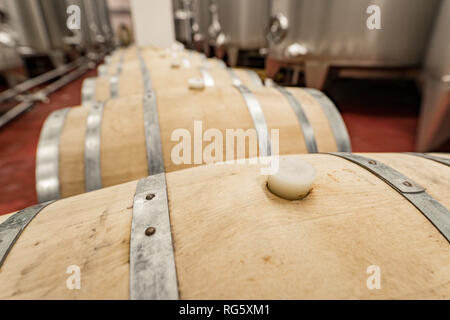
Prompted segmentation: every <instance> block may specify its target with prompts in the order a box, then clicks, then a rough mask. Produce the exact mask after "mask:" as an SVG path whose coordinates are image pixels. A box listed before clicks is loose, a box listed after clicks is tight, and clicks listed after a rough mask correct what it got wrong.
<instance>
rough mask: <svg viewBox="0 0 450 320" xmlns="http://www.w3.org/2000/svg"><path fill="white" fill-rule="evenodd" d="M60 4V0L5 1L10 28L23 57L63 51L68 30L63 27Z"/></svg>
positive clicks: (68, 35) (69, 32) (63, 11)
mask: <svg viewBox="0 0 450 320" xmlns="http://www.w3.org/2000/svg"><path fill="white" fill-rule="evenodd" d="M63 3H64V2H61V1H60V0H35V1H29V0H5V8H6V11H7V13H8V14H9V16H10V19H11V25H12V27H13V28H14V30H15V31H16V33H17V35H18V40H17V42H18V48H19V50H20V52H21V53H23V54H40V53H48V52H51V51H54V50H62V49H64V47H65V45H66V43H65V39H66V37H70V36H71V34H72V33H71V31H70V30H69V29H68V28H67V27H66V21H65V17H66V12H65V6H64V5H63Z"/></svg>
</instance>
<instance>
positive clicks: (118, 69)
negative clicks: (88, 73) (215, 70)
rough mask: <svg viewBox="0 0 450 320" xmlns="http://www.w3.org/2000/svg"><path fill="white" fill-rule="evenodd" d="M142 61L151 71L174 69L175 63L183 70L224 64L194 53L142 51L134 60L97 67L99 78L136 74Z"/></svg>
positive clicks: (113, 62)
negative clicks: (163, 68)
mask: <svg viewBox="0 0 450 320" xmlns="http://www.w3.org/2000/svg"><path fill="white" fill-rule="evenodd" d="M142 61H144V62H145V65H146V67H147V69H148V70H150V71H152V70H154V69H158V68H161V67H166V66H167V67H174V66H175V64H176V63H178V64H179V65H180V66H182V67H184V68H190V67H192V68H197V67H201V66H206V65H209V67H216V66H220V67H223V66H224V65H225V64H224V62H223V61H222V60H218V59H215V58H212V59H208V58H206V56H205V55H203V54H201V53H198V52H195V51H175V52H174V51H168V50H164V49H160V50H152V51H149V50H142V51H141V53H140V54H139V55H138V56H137V57H136V58H135V59H128V60H122V59H119V60H117V59H116V60H115V61H111V62H109V63H105V64H101V65H99V66H98V68H97V70H98V75H99V76H114V75H119V74H127V73H138V72H140V69H141V62H142Z"/></svg>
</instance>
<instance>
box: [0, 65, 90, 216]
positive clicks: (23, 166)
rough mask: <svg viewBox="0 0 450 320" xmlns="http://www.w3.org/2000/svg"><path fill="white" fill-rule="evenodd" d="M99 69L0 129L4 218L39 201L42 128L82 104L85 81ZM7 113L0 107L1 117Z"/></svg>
mask: <svg viewBox="0 0 450 320" xmlns="http://www.w3.org/2000/svg"><path fill="white" fill-rule="evenodd" d="M96 75H97V72H96V70H91V71H89V72H87V73H86V74H85V75H84V76H83V77H81V78H79V79H77V80H76V81H74V82H72V83H71V84H69V85H68V86H66V87H64V88H62V89H61V90H59V91H57V92H55V93H54V94H52V95H51V96H50V102H49V103H48V104H44V103H37V104H35V106H34V107H33V108H32V109H30V110H28V111H27V112H25V113H24V114H22V115H21V116H19V117H18V118H16V119H15V120H13V121H12V122H10V123H9V124H7V125H6V126H5V127H3V128H2V129H0V215H1V214H4V213H8V212H11V211H16V210H19V209H23V208H25V207H28V206H30V205H33V204H35V203H36V202H37V198H36V192H35V188H34V185H35V176H34V168H35V161H36V157H35V154H36V147H37V143H38V140H39V133H40V131H41V127H42V125H43V123H44V121H45V119H46V118H47V116H48V115H49V114H50V113H51V112H52V111H54V110H56V109H60V108H63V107H66V106H75V105H79V104H80V101H81V95H80V93H81V84H82V81H83V79H84V78H86V77H94V76H96ZM3 112H5V108H4V107H0V114H2V113H3Z"/></svg>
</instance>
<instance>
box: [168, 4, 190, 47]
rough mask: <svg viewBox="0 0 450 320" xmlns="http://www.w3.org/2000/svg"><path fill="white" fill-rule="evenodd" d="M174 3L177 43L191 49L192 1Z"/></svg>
mask: <svg viewBox="0 0 450 320" xmlns="http://www.w3.org/2000/svg"><path fill="white" fill-rule="evenodd" d="M172 3H173V13H174V21H175V38H176V40H177V41H179V42H181V43H183V44H185V45H187V46H188V47H190V46H191V44H192V40H193V39H192V38H193V30H192V25H193V13H192V0H173V2H172Z"/></svg>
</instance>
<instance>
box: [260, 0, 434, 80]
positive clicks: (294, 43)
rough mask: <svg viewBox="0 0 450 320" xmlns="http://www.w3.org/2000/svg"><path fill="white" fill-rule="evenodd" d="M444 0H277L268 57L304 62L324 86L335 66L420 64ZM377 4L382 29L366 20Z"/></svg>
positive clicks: (309, 74)
mask: <svg viewBox="0 0 450 320" xmlns="http://www.w3.org/2000/svg"><path fill="white" fill-rule="evenodd" d="M439 4H440V0H429V1H422V0H396V1H384V0H375V1H373V0H370V1H369V0H346V1H333V0H316V1H308V0H295V1H294V0H273V1H272V8H271V13H272V16H271V21H270V27H269V33H268V35H267V37H268V39H269V43H270V49H269V58H270V59H273V60H277V61H282V62H288V63H294V64H304V68H305V76H306V85H307V86H310V87H315V88H322V87H323V84H324V82H325V79H326V77H327V74H328V70H329V68H330V67H369V68H372V67H384V68H386V67H388V68H392V67H419V66H420V65H421V63H422V61H423V57H424V52H425V48H426V45H427V41H428V36H429V32H430V30H431V27H432V22H433V18H434V17H435V15H436V12H437V8H438V6H439ZM371 5H377V6H379V8H380V13H381V16H380V17H381V20H380V21H381V29H379V30H378V29H376V30H371V29H369V28H368V26H367V19H368V18H369V16H370V13H368V12H367V9H368V7H369V6H371Z"/></svg>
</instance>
